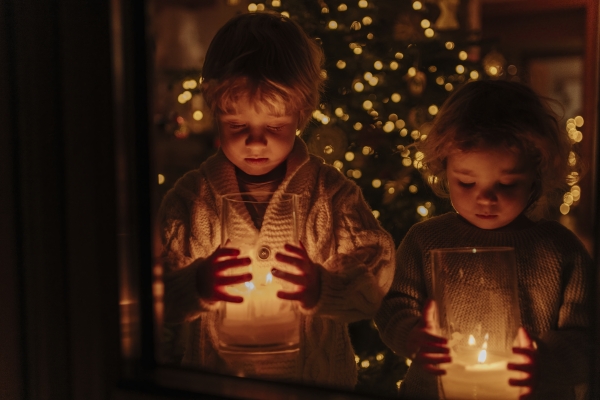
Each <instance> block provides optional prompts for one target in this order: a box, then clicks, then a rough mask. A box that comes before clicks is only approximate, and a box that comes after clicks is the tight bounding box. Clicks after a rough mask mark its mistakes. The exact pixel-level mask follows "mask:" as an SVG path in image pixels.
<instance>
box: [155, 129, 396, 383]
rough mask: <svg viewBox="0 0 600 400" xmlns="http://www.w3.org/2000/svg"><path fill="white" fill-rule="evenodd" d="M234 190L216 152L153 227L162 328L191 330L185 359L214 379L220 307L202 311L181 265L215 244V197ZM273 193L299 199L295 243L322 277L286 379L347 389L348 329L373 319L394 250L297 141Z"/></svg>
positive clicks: (356, 194) (361, 204)
mask: <svg viewBox="0 0 600 400" xmlns="http://www.w3.org/2000/svg"><path fill="white" fill-rule="evenodd" d="M236 192H239V187H238V182H237V179H236V176H235V170H234V165H233V164H232V163H231V162H230V161H229V160H228V159H227V158H226V156H225V155H224V154H223V152H222V151H221V150H219V151H218V152H217V153H216V154H215V155H214V156H212V157H210V158H209V159H207V160H206V161H205V162H204V163H203V164H202V165H201V166H200V168H198V169H197V170H193V171H190V172H188V173H187V174H186V175H184V176H183V177H182V178H181V179H180V180H179V181H178V182H177V183H176V184H175V186H174V187H173V188H172V189H171V190H170V191H169V192H168V193H167V194H166V195H165V198H164V199H163V202H162V205H161V208H160V211H159V219H158V230H159V234H160V238H161V241H162V253H161V256H160V257H161V261H162V264H163V267H164V289H165V291H164V307H165V308H164V320H165V322H166V323H170V324H173V323H175V324H177V323H183V322H191V324H190V328H191V331H190V335H189V341H188V343H187V349H186V354H185V357H184V361H187V362H190V363H192V364H194V365H197V366H200V367H204V368H209V369H212V370H217V371H221V372H228V371H227V368H228V367H226V366H225V364H226V363H225V362H224V361H223V357H221V355H220V354H219V351H218V346H217V343H218V332H217V330H216V317H217V312H216V311H217V309H218V307H219V303H216V304H209V303H207V302H205V301H203V300H201V299H200V298H199V297H198V295H197V291H196V268H194V267H193V266H192V267H191V266H190V264H191V263H192V262H193V261H194V260H197V259H203V258H206V257H208V256H209V255H210V254H212V253H213V252H214V251H215V249H216V248H217V246H219V244H220V241H221V237H220V236H221V235H220V229H221V222H220V215H221V197H222V195H224V194H228V193H236ZM282 193H295V194H297V195H299V201H298V227H299V235H298V236H299V239H300V240H301V241H302V243H303V244H304V246H305V247H306V250H307V252H308V255H309V257H310V259H311V260H312V261H313V262H314V263H315V264H318V265H319V266H320V270H321V295H320V298H319V301H318V304H317V306H315V307H314V308H313V309H309V310H306V309H302V308H301V307H300V309H301V325H300V326H301V333H300V351H299V353H298V354H297V355H296V356H295V357H296V360H295V361H294V367H293V368H294V371H292V372H291V379H293V380H295V381H299V382H303V383H308V384H319V385H325V386H334V387H345V388H351V387H353V386H354V385H355V384H356V379H357V372H356V363H355V359H354V351H353V349H352V345H351V342H350V337H349V334H348V327H347V324H348V323H350V322H353V321H358V320H361V319H369V318H372V317H373V316H374V315H375V313H376V311H377V309H378V308H379V305H380V304H381V300H382V299H383V296H384V295H385V294H386V292H387V291H388V289H389V287H390V285H391V282H392V277H393V271H394V247H395V246H394V242H393V240H392V238H391V236H390V235H389V234H388V233H387V232H386V231H384V230H383V229H382V228H381V227H380V224H379V222H378V221H377V220H376V219H375V218H374V216H373V214H372V213H371V210H370V208H369V206H368V205H367V204H366V202H365V200H364V198H363V196H362V193H361V191H360V188H359V187H358V186H357V185H356V184H355V183H354V182H352V181H350V180H348V179H346V178H345V177H344V176H343V175H342V174H340V172H339V171H338V170H337V169H335V168H333V167H331V166H329V165H326V164H325V163H324V162H323V160H322V159H320V158H319V157H316V156H312V155H309V153H308V150H307V147H306V145H305V144H304V142H303V141H302V140H301V139H300V138H296V141H295V144H294V147H293V149H292V152H291V153H290V155H289V156H288V159H287V171H286V176H285V178H284V180H283V182H282V183H281V184H280V186H279V188H278V189H277V191H276V192H275V194H274V195H273V198H274V199H275V198H277V197H278V196H280V195H281V194H282ZM268 213H269V211H268V210H267V214H268ZM267 218H273V216H271V217H269V216H268V215H265V221H266V219H267ZM271 221H272V223H276V221H274V220H271ZM263 230H265V227H263ZM261 235H262V231H261ZM249 361H250V362H251V363H252V364H254V365H255V366H256V364H260V363H261V362H265V363H271V364H273V363H275V364H276V362H277V361H276V360H273V359H270V358H268V357H267V358H266V361H261V359H260V358H258V357H254V358H253V359H251V360H249ZM284 364H285V362H284ZM287 365H289V363H288V364H287ZM258 367H259V368H257V369H256V370H257V371H260V370H261V368H260V365H258ZM264 367H265V368H264V370H265V371H268V370H273V369H275V370H276V369H277V365H272V366H271V367H273V368H269V366H264Z"/></svg>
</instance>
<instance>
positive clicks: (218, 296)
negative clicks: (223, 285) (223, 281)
mask: <svg viewBox="0 0 600 400" xmlns="http://www.w3.org/2000/svg"><path fill="white" fill-rule="evenodd" d="M213 299H215V300H221V301H227V302H229V303H242V302H243V301H244V298H243V297H242V296H232V295H230V294H227V293H225V292H222V291H220V290H215V293H214V295H213Z"/></svg>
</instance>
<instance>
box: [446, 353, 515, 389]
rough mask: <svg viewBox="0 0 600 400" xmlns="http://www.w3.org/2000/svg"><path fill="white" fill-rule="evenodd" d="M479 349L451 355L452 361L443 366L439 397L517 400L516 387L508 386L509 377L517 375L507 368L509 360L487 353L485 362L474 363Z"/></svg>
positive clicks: (505, 357)
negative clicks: (441, 394) (443, 372)
mask: <svg viewBox="0 0 600 400" xmlns="http://www.w3.org/2000/svg"><path fill="white" fill-rule="evenodd" d="M478 352H479V350H464V351H461V352H460V353H457V352H452V354H451V357H452V362H451V363H448V364H443V365H442V367H443V368H444V369H445V370H446V374H445V375H442V376H441V378H440V380H441V389H442V391H443V394H444V396H443V398H445V399H448V400H459V399H460V400H464V399H478V400H512V399H515V400H516V399H518V398H519V395H520V392H521V390H520V388H518V387H513V386H509V384H508V380H509V379H510V378H516V377H518V376H519V375H518V372H515V371H509V370H508V369H507V364H508V362H510V361H511V359H510V358H509V357H507V356H503V355H498V354H493V353H491V352H488V359H487V360H486V362H485V363H478V362H477V353H478Z"/></svg>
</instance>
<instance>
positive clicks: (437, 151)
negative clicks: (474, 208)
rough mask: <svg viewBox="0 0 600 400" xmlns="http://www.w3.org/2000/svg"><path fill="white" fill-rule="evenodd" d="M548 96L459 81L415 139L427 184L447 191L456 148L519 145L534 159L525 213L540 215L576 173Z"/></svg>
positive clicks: (511, 85)
mask: <svg viewBox="0 0 600 400" xmlns="http://www.w3.org/2000/svg"><path fill="white" fill-rule="evenodd" d="M548 101H550V99H546V98H542V97H540V96H538V95H537V94H536V93H535V92H534V91H533V90H532V89H530V88H529V87H527V86H526V85H524V84H522V83H519V82H513V81H472V82H469V83H467V84H465V85H463V86H462V87H461V88H459V89H458V90H456V92H454V93H453V94H452V95H451V96H450V97H449V98H448V99H447V100H446V102H445V103H444V104H443V106H442V107H441V109H440V112H439V113H438V115H437V116H436V118H435V120H434V121H433V124H432V126H431V130H430V131H429V132H428V133H427V137H426V139H425V140H423V141H421V142H419V143H416V147H417V148H418V150H420V151H421V152H422V153H423V159H422V162H423V167H424V168H423V174H424V175H425V177H426V179H427V183H428V184H429V185H430V186H431V188H432V189H433V191H434V192H435V193H436V194H437V195H439V196H441V197H448V196H449V193H448V182H447V176H446V161H447V159H448V156H449V155H450V154H451V153H452V152H454V151H457V150H459V151H465V152H468V151H473V150H480V149H491V148H498V147H500V148H506V149H511V150H517V151H520V154H521V156H522V157H526V158H527V159H529V160H531V161H532V164H533V166H534V168H535V172H536V180H535V183H534V188H533V192H532V197H531V199H530V202H529V205H528V207H527V210H526V212H527V213H528V215H530V216H532V217H536V218H537V217H539V216H541V215H543V213H544V212H545V211H547V206H548V203H549V201H550V200H553V198H552V196H553V195H555V194H558V190H559V189H563V188H566V187H567V184H571V185H572V184H574V183H575V182H576V181H577V178H578V174H573V173H572V171H576V167H575V166H569V155H570V152H571V151H572V149H571V141H570V139H569V137H568V135H567V133H566V132H565V131H564V130H563V129H561V128H560V127H559V122H558V121H559V118H558V116H557V115H556V114H555V112H554V111H553V110H552V109H551V108H550V106H549V105H548ZM573 164H574V163H573V162H571V165H573ZM579 164H580V163H579ZM569 180H570V181H569Z"/></svg>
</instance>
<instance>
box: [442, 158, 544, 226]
mask: <svg viewBox="0 0 600 400" xmlns="http://www.w3.org/2000/svg"><path fill="white" fill-rule="evenodd" d="M523 158H524V157H522V156H520V155H519V153H517V152H513V151H510V150H508V149H485V150H477V151H472V152H463V151H457V152H455V153H453V154H451V155H450V156H449V157H448V160H447V169H446V172H447V175H448V185H449V190H450V200H451V201H452V205H453V206H454V209H455V210H456V211H457V212H458V213H459V214H460V215H461V216H463V217H464V218H465V219H466V220H467V221H469V222H470V223H471V224H473V225H475V226H477V227H479V228H481V229H497V228H501V227H503V226H506V225H508V224H509V223H511V222H512V221H513V220H514V219H515V218H517V217H518V216H519V215H520V214H521V213H522V212H523V210H525V207H527V203H528V201H529V197H530V195H531V191H532V187H533V183H534V179H535V177H534V171H533V168H532V167H531V166H530V165H529V164H528V162H527V160H523Z"/></svg>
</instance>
